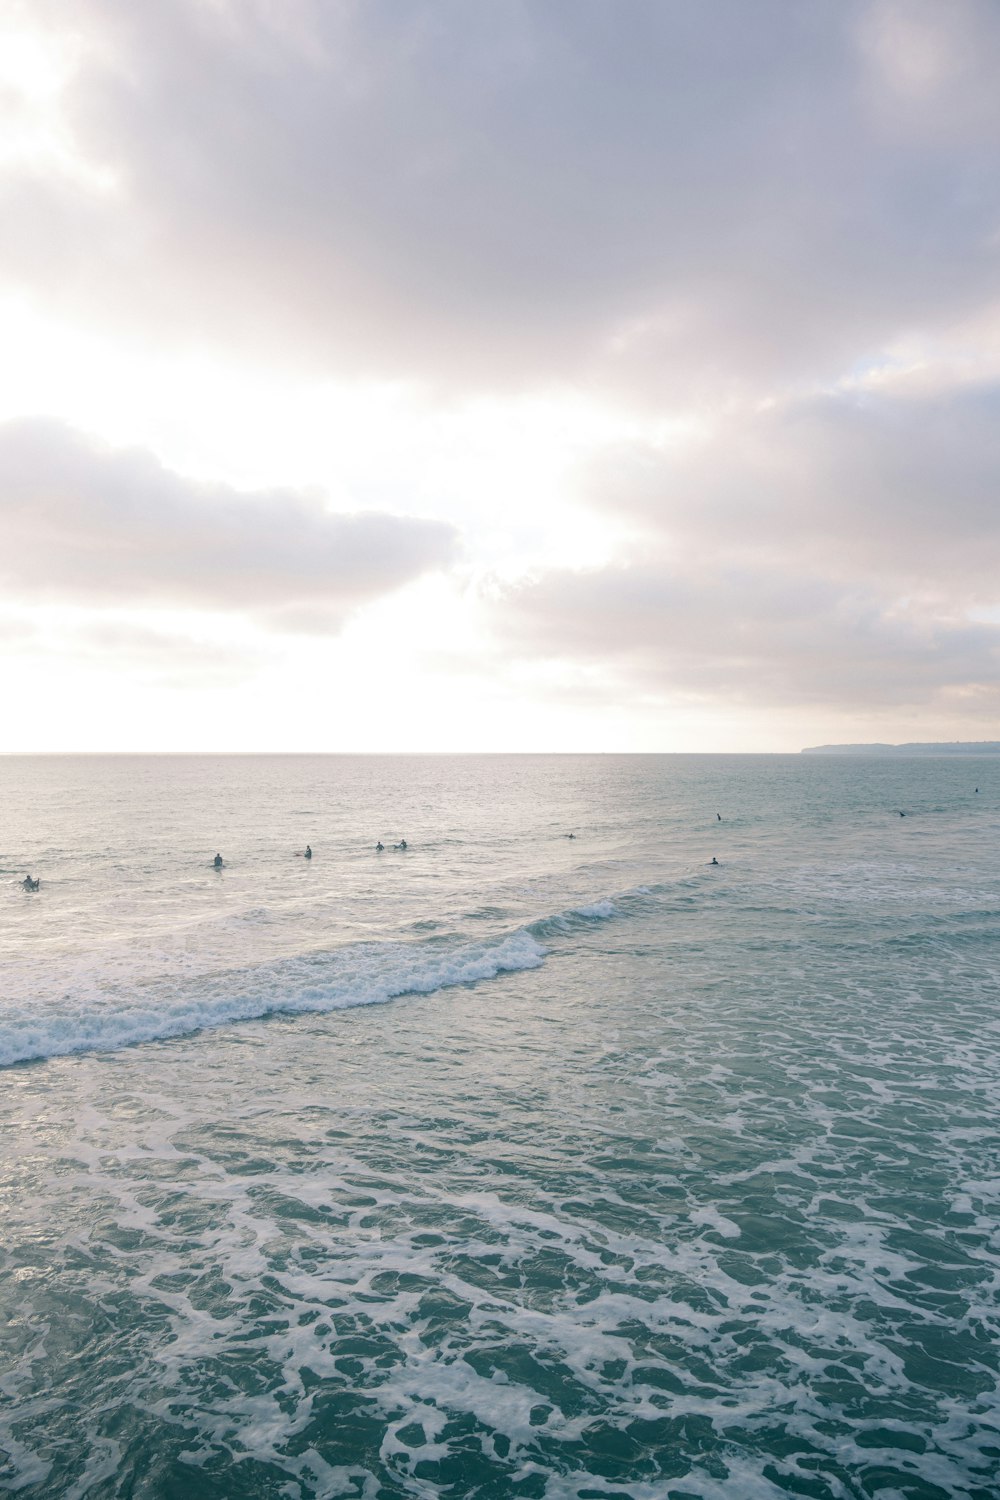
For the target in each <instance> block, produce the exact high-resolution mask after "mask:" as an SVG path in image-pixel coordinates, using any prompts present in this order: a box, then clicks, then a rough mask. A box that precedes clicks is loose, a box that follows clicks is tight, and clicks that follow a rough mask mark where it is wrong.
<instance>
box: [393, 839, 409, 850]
mask: <svg viewBox="0 0 1000 1500" xmlns="http://www.w3.org/2000/svg"><path fill="white" fill-rule="evenodd" d="M409 847H410V846H409V844H408V843H407V842H406V840H405V839H400V841H399V843H398V844H397V845H396V848H397V849H408V848H409Z"/></svg>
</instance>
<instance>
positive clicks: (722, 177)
mask: <svg viewBox="0 0 1000 1500" xmlns="http://www.w3.org/2000/svg"><path fill="white" fill-rule="evenodd" d="M39 11H40V13H43V14H44V13H46V5H45V0H41V3H40V5H39ZM47 13H48V14H49V15H50V16H51V17H52V18H53V25H58V24H59V22H60V20H62V24H65V21H64V17H63V12H62V9H61V7H59V6H52V5H49V6H48V7H47ZM72 24H73V27H74V29H75V30H77V31H78V32H80V33H81V34H83V35H84V36H89V37H90V38H91V39H92V40H94V41H95V42H96V45H95V46H94V47H93V49H92V51H91V53H90V54H89V57H88V61H87V62H86V64H85V66H84V67H83V68H82V70H81V73H80V75H79V77H78V80H77V82H76V84H75V86H74V87H73V89H72V91H71V93H70V96H69V100H68V108H69V119H70V121H71V125H72V129H73V132H74V136H75V139H76V142H77V144H78V147H79V149H80V150H81V152H83V153H84V155H85V156H86V157H87V158H88V159H90V160H93V161H95V162H99V163H102V164H106V165H108V166H109V167H110V168H111V169H113V170H114V172H115V173H116V174H117V176H118V180H119V184H120V192H119V194H117V195H114V194H113V195H110V196H108V197H107V198H105V199H101V198H100V196H99V195H95V194H93V193H91V192H89V191H88V190H87V189H86V188H84V187H81V186H79V185H78V184H71V183H69V182H68V181H63V182H62V183H61V184H60V183H57V182H56V181H55V180H54V179H53V178H51V176H50V177H49V178H48V179H46V180H45V181H41V180H38V179H37V178H36V177H32V176H31V175H30V174H29V173H28V172H27V171H26V170H24V169H22V170H21V171H20V173H19V175H15V176H11V177H8V180H7V182H6V184H5V186H4V190H3V191H4V202H5V209H6V212H5V224H6V225H7V226H8V228H7V229H6V231H5V235H4V239H3V244H2V246H0V263H2V265H3V267H4V268H5V270H6V273H7V275H8V276H9V277H11V278H12V279H14V280H15V281H21V282H23V283H25V284H29V285H33V286H35V287H38V288H44V290H45V292H46V295H48V296H49V297H51V298H54V299H56V300H57V301H59V300H65V299H69V300H71V301H72V302H73V304H74V306H75V308H76V309H77V310H78V311H79V310H81V309H82V310H84V311H86V312H87V313H89V314H90V315H91V316H93V317H95V318H101V319H105V320H106V319H108V318H113V317H114V318H122V319H126V320H129V321H131V322H133V323H140V324H142V325H144V326H146V327H147V328H149V327H155V328H156V329H157V330H158V332H159V334H160V335H161V336H164V337H168V336H169V337H173V336H174V335H175V334H177V335H179V336H188V337H191V336H196V337H198V338H199V339H200V338H204V337H209V338H212V337H214V338H215V339H217V340H222V341H224V342H225V343H226V344H227V345H228V346H229V347H230V348H232V349H239V348H242V349H252V350H254V351H255V352H256V353H257V354H260V353H262V352H264V351H267V352H269V353H272V354H273V353H274V352H275V350H277V349H279V348H280V349H281V350H283V351H284V352H285V353H286V354H289V355H291V356H293V357H306V358H310V359H312V360H315V361H317V362H319V363H320V364H322V365H323V366H325V367H327V368H338V369H342V370H366V371H370V372H378V373H382V374H386V373H388V374H392V375H400V374H403V375H405V374H415V375H417V376H420V377H430V378H434V377H435V376H437V377H441V378H446V379H454V378H461V379H463V380H464V379H468V378H470V377H471V378H473V379H475V380H478V381H479V382H481V383H486V384H490V383H494V382H496V381H497V380H509V379H518V380H521V381H524V380H539V379H549V378H558V377H568V378H575V379H593V380H597V381H618V380H621V381H625V382H628V383H630V384H631V385H632V386H633V387H639V388H641V389H642V390H643V391H644V392H645V393H646V394H647V395H659V396H662V395H664V394H666V395H669V396H676V395H677V394H678V392H679V391H684V392H686V393H687V394H690V393H691V392H692V391H698V390H699V389H700V388H701V387H702V386H703V385H704V384H705V383H708V384H710V385H713V386H717V385H718V384H720V383H721V384H723V385H725V384H727V383H730V382H732V381H734V380H737V381H738V380H742V381H744V382H750V383H753V382H755V381H762V382H767V381H774V380H779V381H781V380H788V379H795V378H800V377H809V378H813V377H815V376H816V375H817V374H818V375H820V376H823V375H828V374H829V373H830V372H831V371H839V370H841V369H843V368H844V367H845V366H849V365H851V364H852V363H853V361H854V360H855V359H857V358H858V357H859V355H860V354H861V353H864V352H865V351H868V350H870V349H872V348H875V347H878V346H879V345H880V344H882V343H883V342H884V341H885V340H887V339H889V338H891V337H893V336H894V335H895V334H897V333H898V332H900V331H901V330H911V329H913V328H914V327H918V328H926V327H929V326H930V327H933V326H934V325H935V324H936V323H940V322H941V321H942V320H950V319H955V318H958V317H961V316H965V315H967V314H969V313H971V312H973V311H975V310H976V309H977V308H978V307H980V306H981V305H982V304H983V302H984V301H986V300H989V299H990V298H992V297H993V296H994V295H995V289H996V278H995V254H996V242H995V234H996V230H997V225H998V222H1000V177H998V174H997V173H996V171H995V161H996V154H997V150H998V146H1000V110H998V109H997V107H996V104H995V94H996V91H995V87H994V84H995V78H996V75H997V72H998V70H1000V12H998V10H997V8H996V7H995V5H993V4H992V3H991V0H951V3H950V4H949V5H948V6H947V7H944V6H941V5H939V4H931V3H928V0H910V3H908V4H906V5H900V4H898V3H893V0H867V3H866V0H844V3H843V4H840V5H836V6H806V5H802V4H800V3H798V0H758V3H756V4H754V5H753V6H748V5H747V4H746V3H745V0H704V3H701V4H698V5H691V4H690V3H689V0H648V3H647V0H637V3H633V4H630V5H629V6H627V7H626V8H625V9H624V11H623V10H621V9H620V8H619V7H611V6H608V5H606V4H604V3H602V0H552V3H550V4H546V5H534V6H525V5H523V4H522V3H518V0H497V3H495V4H490V5H488V6H471V5H468V4H467V3H465V0H412V3H408V4H406V5H400V4H398V3H396V0H369V3H367V4H365V5H363V6H354V5H341V4H329V3H325V0H287V3H285V4H283V5H282V6H279V7H275V6H269V5H265V4H261V3H254V0H222V3H219V4H213V5H211V6H206V5H204V4H201V3H198V0H176V3H174V4H171V5H170V6H155V5H143V6H136V5H135V4H133V3H132V0H79V4H78V5H77V6H75V7H74V9H73V16H72Z"/></svg>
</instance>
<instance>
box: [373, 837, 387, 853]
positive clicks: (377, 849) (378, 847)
mask: <svg viewBox="0 0 1000 1500" xmlns="http://www.w3.org/2000/svg"><path fill="white" fill-rule="evenodd" d="M384 848H385V845H384V844H383V842H382V840H381V839H379V841H378V843H377V844H376V845H375V853H376V854H381V853H382V851H383V849H384Z"/></svg>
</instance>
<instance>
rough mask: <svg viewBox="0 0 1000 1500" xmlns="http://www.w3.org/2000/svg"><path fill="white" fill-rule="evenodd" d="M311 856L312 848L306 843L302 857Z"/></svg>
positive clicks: (310, 857) (307, 857)
mask: <svg viewBox="0 0 1000 1500" xmlns="http://www.w3.org/2000/svg"><path fill="white" fill-rule="evenodd" d="M312 857H313V852H312V849H311V848H310V847H309V845H308V844H307V845H306V852H305V854H304V855H303V858H304V859H312Z"/></svg>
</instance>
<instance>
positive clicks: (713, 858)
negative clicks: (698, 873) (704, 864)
mask: <svg viewBox="0 0 1000 1500" xmlns="http://www.w3.org/2000/svg"><path fill="white" fill-rule="evenodd" d="M718 863H719V861H718V860H717V859H716V857H715V855H714V854H713V855H712V858H711V859H710V860H709V864H710V865H717V864H718Z"/></svg>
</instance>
